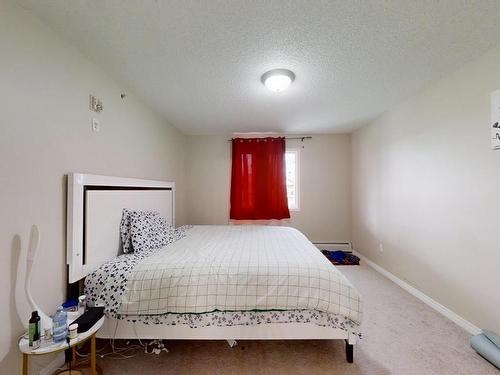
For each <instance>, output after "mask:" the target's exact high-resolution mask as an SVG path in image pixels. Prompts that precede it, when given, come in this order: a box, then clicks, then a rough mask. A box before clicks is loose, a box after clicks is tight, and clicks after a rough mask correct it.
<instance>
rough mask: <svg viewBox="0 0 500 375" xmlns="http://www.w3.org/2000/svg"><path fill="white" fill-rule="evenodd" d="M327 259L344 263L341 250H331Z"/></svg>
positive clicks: (343, 255) (343, 254)
mask: <svg viewBox="0 0 500 375" xmlns="http://www.w3.org/2000/svg"><path fill="white" fill-rule="evenodd" d="M328 259H330V260H334V261H336V262H338V263H344V260H345V253H344V252H343V251H341V250H339V251H332V252H330V253H329V254H328Z"/></svg>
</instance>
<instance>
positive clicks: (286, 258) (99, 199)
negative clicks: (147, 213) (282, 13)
mask: <svg viewBox="0 0 500 375" xmlns="http://www.w3.org/2000/svg"><path fill="white" fill-rule="evenodd" d="M174 202H175V184H173V183H169V182H163V181H150V180H136V179H124V178H117V177H107V176H96V175H84V174H78V173H75V174H71V175H69V176H68V254H67V257H68V265H69V281H70V282H81V280H84V285H85V292H86V295H87V297H88V303H89V304H90V305H102V306H105V308H106V321H105V324H104V326H103V328H102V329H101V330H100V331H99V333H98V337H101V338H117V339H135V338H140V339H224V340H243V339H342V340H345V342H346V356H347V360H348V361H349V362H352V360H353V345H354V344H355V343H356V339H357V337H358V336H359V325H360V323H361V320H362V299H361V296H360V294H359V292H358V291H357V290H356V289H355V288H354V287H353V286H352V284H351V283H350V282H349V281H348V280H347V279H346V278H345V277H344V276H343V275H342V274H341V273H340V272H339V271H338V270H337V269H336V268H335V267H334V266H333V265H331V264H330V262H328V260H327V259H326V258H325V257H324V256H323V255H322V254H321V252H320V251H319V250H318V249H317V248H316V247H315V246H314V245H313V244H312V243H311V242H310V241H309V240H308V239H307V238H306V237H305V236H304V235H303V234H302V233H300V232H299V231H298V230H296V229H293V228H289V227H282V226H280V227H274V226H257V225H255V226H254V225H241V226H236V225H220V226H184V227H181V228H179V229H177V230H176V231H178V233H179V236H178V238H176V240H175V241H172V242H171V243H169V244H168V245H167V246H165V247H163V248H161V249H158V250H155V251H152V252H149V253H144V254H134V253H131V254H119V252H120V240H119V235H118V229H117V228H118V225H119V222H120V219H121V213H122V209H123V208H129V209H141V210H152V209H154V210H157V211H159V212H160V213H161V214H162V215H163V216H164V217H166V218H167V220H168V221H169V222H171V223H172V224H175V204H174Z"/></svg>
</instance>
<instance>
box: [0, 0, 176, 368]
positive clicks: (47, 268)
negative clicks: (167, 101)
mask: <svg viewBox="0 0 500 375" xmlns="http://www.w3.org/2000/svg"><path fill="white" fill-rule="evenodd" d="M0 56H1V58H0V116H1V117H0V284H1V286H2V287H1V288H0V322H1V323H0V373H1V374H15V373H19V372H20V365H21V356H20V355H19V354H18V349H17V337H18V336H19V335H20V334H21V333H22V332H23V328H22V324H21V322H20V320H19V318H18V317H17V313H16V309H15V304H14V281H15V276H16V262H17V259H18V254H17V251H16V248H17V247H18V246H17V244H16V240H15V236H16V235H20V238H21V245H22V250H23V254H22V255H24V256H25V254H24V252H25V251H26V246H27V240H28V233H29V229H30V226H31V224H33V223H37V224H38V225H39V226H40V229H41V238H42V241H41V249H40V250H41V259H39V260H40V263H39V265H38V268H37V269H36V270H35V274H34V280H33V289H34V291H33V292H34V297H35V299H36V300H37V301H39V303H40V305H41V307H42V308H43V309H44V310H45V311H46V312H53V310H54V309H55V307H56V306H57V305H58V304H60V303H61V302H62V299H63V296H64V291H65V283H66V276H65V275H66V267H65V248H64V246H65V225H66V220H65V192H66V190H65V178H64V176H65V174H67V173H68V172H72V171H78V172H88V173H95V174H107V175H116V176H130V177H139V178H151V179H163V180H174V181H175V182H176V183H177V184H178V192H179V194H178V197H177V198H178V199H177V219H178V220H177V223H178V224H183V223H185V221H186V217H185V212H184V211H185V210H184V199H183V195H182V194H183V192H184V177H183V176H184V159H183V155H184V144H185V137H184V136H183V135H182V134H181V133H179V132H178V131H177V130H176V129H175V128H173V127H171V126H169V125H168V124H166V123H165V121H164V120H163V119H162V118H160V117H158V116H157V115H155V114H154V113H153V112H152V111H150V110H149V109H148V108H147V107H146V106H144V105H143V104H142V103H141V102H139V101H138V100H137V99H136V98H135V97H134V96H133V95H132V94H131V93H128V94H129V95H128V96H127V98H126V99H125V100H124V101H122V100H121V99H120V93H121V92H122V90H125V91H126V89H124V88H123V87H121V86H120V85H118V84H117V83H116V82H114V81H113V80H112V79H110V77H109V76H108V75H106V74H105V73H104V72H102V71H101V70H100V69H99V68H97V67H96V66H95V65H94V64H92V63H91V62H89V61H87V60H86V59H85V58H84V57H83V56H82V55H81V54H80V53H79V52H78V51H77V50H76V49H74V48H72V47H70V46H68V45H67V44H66V43H65V42H64V41H62V40H61V38H60V37H59V36H58V35H56V34H55V33H53V32H52V31H51V30H50V29H48V28H47V27H45V26H44V25H42V24H41V23H40V22H39V21H38V20H37V19H35V18H33V17H32V16H31V15H29V14H28V13H26V12H25V11H24V10H22V9H21V8H19V7H18V6H16V5H10V3H7V2H2V3H0ZM89 93H93V94H95V95H97V96H99V97H100V98H102V99H103V101H104V111H103V112H102V114H100V115H98V117H99V118H100V120H101V132H100V133H92V132H91V130H90V129H91V118H92V112H90V111H89V110H88V95H89ZM21 276H22V275H21ZM28 318H29V317H25V319H28Z"/></svg>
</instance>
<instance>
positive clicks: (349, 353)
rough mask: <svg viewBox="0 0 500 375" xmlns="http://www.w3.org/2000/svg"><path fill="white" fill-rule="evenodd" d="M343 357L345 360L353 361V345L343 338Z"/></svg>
mask: <svg viewBox="0 0 500 375" xmlns="http://www.w3.org/2000/svg"><path fill="white" fill-rule="evenodd" d="M345 358H346V360H347V362H349V363H353V362H354V345H352V344H349V341H347V340H345Z"/></svg>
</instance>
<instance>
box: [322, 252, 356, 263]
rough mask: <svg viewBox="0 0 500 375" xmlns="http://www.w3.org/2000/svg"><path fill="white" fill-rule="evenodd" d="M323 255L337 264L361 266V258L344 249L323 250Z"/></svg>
mask: <svg viewBox="0 0 500 375" xmlns="http://www.w3.org/2000/svg"><path fill="white" fill-rule="evenodd" d="M321 252H322V253H323V255H324V256H325V257H327V258H328V260H329V261H330V262H332V264H334V265H336V266H352V265H356V266H359V260H360V259H359V258H358V257H357V256H356V255H353V254H351V253H346V252H345V251H342V250H333V251H330V250H321Z"/></svg>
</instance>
